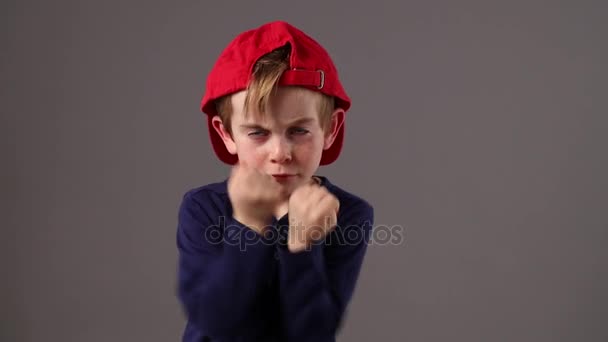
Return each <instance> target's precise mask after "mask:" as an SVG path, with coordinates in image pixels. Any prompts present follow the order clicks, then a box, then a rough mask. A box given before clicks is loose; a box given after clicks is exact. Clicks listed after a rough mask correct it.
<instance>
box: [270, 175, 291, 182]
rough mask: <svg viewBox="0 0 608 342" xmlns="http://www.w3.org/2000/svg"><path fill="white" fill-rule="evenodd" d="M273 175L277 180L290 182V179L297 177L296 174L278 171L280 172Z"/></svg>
mask: <svg viewBox="0 0 608 342" xmlns="http://www.w3.org/2000/svg"><path fill="white" fill-rule="evenodd" d="M272 177H274V179H275V180H276V181H277V182H280V183H284V182H288V181H290V180H292V179H294V178H295V177H296V175H294V174H287V173H278V174H273V175H272Z"/></svg>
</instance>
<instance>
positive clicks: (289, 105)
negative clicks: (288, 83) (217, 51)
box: [232, 87, 319, 124]
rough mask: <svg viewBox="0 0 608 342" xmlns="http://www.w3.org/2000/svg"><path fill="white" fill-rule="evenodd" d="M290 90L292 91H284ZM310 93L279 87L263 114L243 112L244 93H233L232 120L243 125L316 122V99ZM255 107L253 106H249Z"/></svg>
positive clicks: (250, 111) (312, 93)
mask: <svg viewBox="0 0 608 342" xmlns="http://www.w3.org/2000/svg"><path fill="white" fill-rule="evenodd" d="M286 88H292V89H286ZM315 95H316V94H315V93H314V92H312V91H307V90H305V89H295V87H279V88H278V89H277V92H276V94H275V95H274V96H272V97H271V98H270V101H269V106H268V107H267V108H266V111H265V112H264V113H260V112H258V111H256V110H251V109H249V110H248V112H247V113H245V112H244V104H245V98H246V96H247V94H246V91H241V92H238V93H235V94H234V95H233V96H232V104H233V108H234V109H235V110H234V111H233V115H234V116H236V117H235V118H234V119H237V117H238V120H239V121H242V122H244V123H255V124H262V123H269V122H273V121H280V122H291V121H316V119H317V118H318V108H319V103H318V97H317V96H315ZM250 107H255V105H253V104H252V105H250Z"/></svg>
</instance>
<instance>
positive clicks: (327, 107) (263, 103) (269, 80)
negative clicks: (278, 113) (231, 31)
mask: <svg viewBox="0 0 608 342" xmlns="http://www.w3.org/2000/svg"><path fill="white" fill-rule="evenodd" d="M290 53H291V46H290V45H289V44H287V45H284V46H282V47H280V48H278V49H276V50H273V51H271V52H270V53H267V54H266V55H264V56H262V57H261V58H260V59H258V61H257V62H256V63H255V65H254V67H253V72H252V74H251V79H250V81H249V85H248V86H247V96H246V98H245V105H244V113H245V116H247V114H248V113H249V112H250V109H251V110H252V111H251V112H253V113H255V114H256V115H262V116H263V115H265V113H266V108H267V107H268V103H269V102H270V99H271V97H272V96H273V95H274V94H275V93H276V90H277V88H278V86H279V80H280V79H281V76H282V75H283V72H284V71H285V70H287V69H288V68H289V54H290ZM321 95H322V99H321V101H319V108H318V110H319V122H320V123H321V128H323V131H324V132H326V133H327V132H328V130H329V126H330V123H331V114H332V112H333V110H334V106H335V100H334V98H333V97H332V96H328V95H325V94H321ZM231 96H232V95H226V96H223V97H221V98H220V99H218V100H216V108H217V112H218V114H219V116H220V118H221V119H222V123H223V124H224V127H225V128H226V129H227V130H228V132H229V133H232V129H231V127H232V126H231V123H232V121H231V117H232V105H231V103H230V98H231Z"/></svg>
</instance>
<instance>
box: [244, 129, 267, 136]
mask: <svg viewBox="0 0 608 342" xmlns="http://www.w3.org/2000/svg"><path fill="white" fill-rule="evenodd" d="M247 135H248V136H250V137H263V136H266V135H268V132H266V131H262V130H256V131H251V132H249V133H247Z"/></svg>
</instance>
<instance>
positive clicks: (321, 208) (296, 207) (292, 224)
mask: <svg viewBox="0 0 608 342" xmlns="http://www.w3.org/2000/svg"><path fill="white" fill-rule="evenodd" d="M339 209H340V201H338V198H336V196H334V195H333V194H332V193H330V192H329V191H328V190H327V189H326V188H325V187H322V186H320V185H318V184H316V183H308V184H306V185H302V186H300V187H298V188H297V189H296V190H294V192H293V193H292V194H291V196H290V197H289V233H288V242H287V247H288V249H289V251H290V252H292V253H295V252H299V251H302V250H305V249H308V248H309V247H310V245H311V243H312V242H315V241H319V240H321V239H323V238H324V237H325V236H326V235H327V234H329V233H330V232H331V231H332V230H333V229H334V228H335V227H336V224H337V218H338V210H339Z"/></svg>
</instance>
